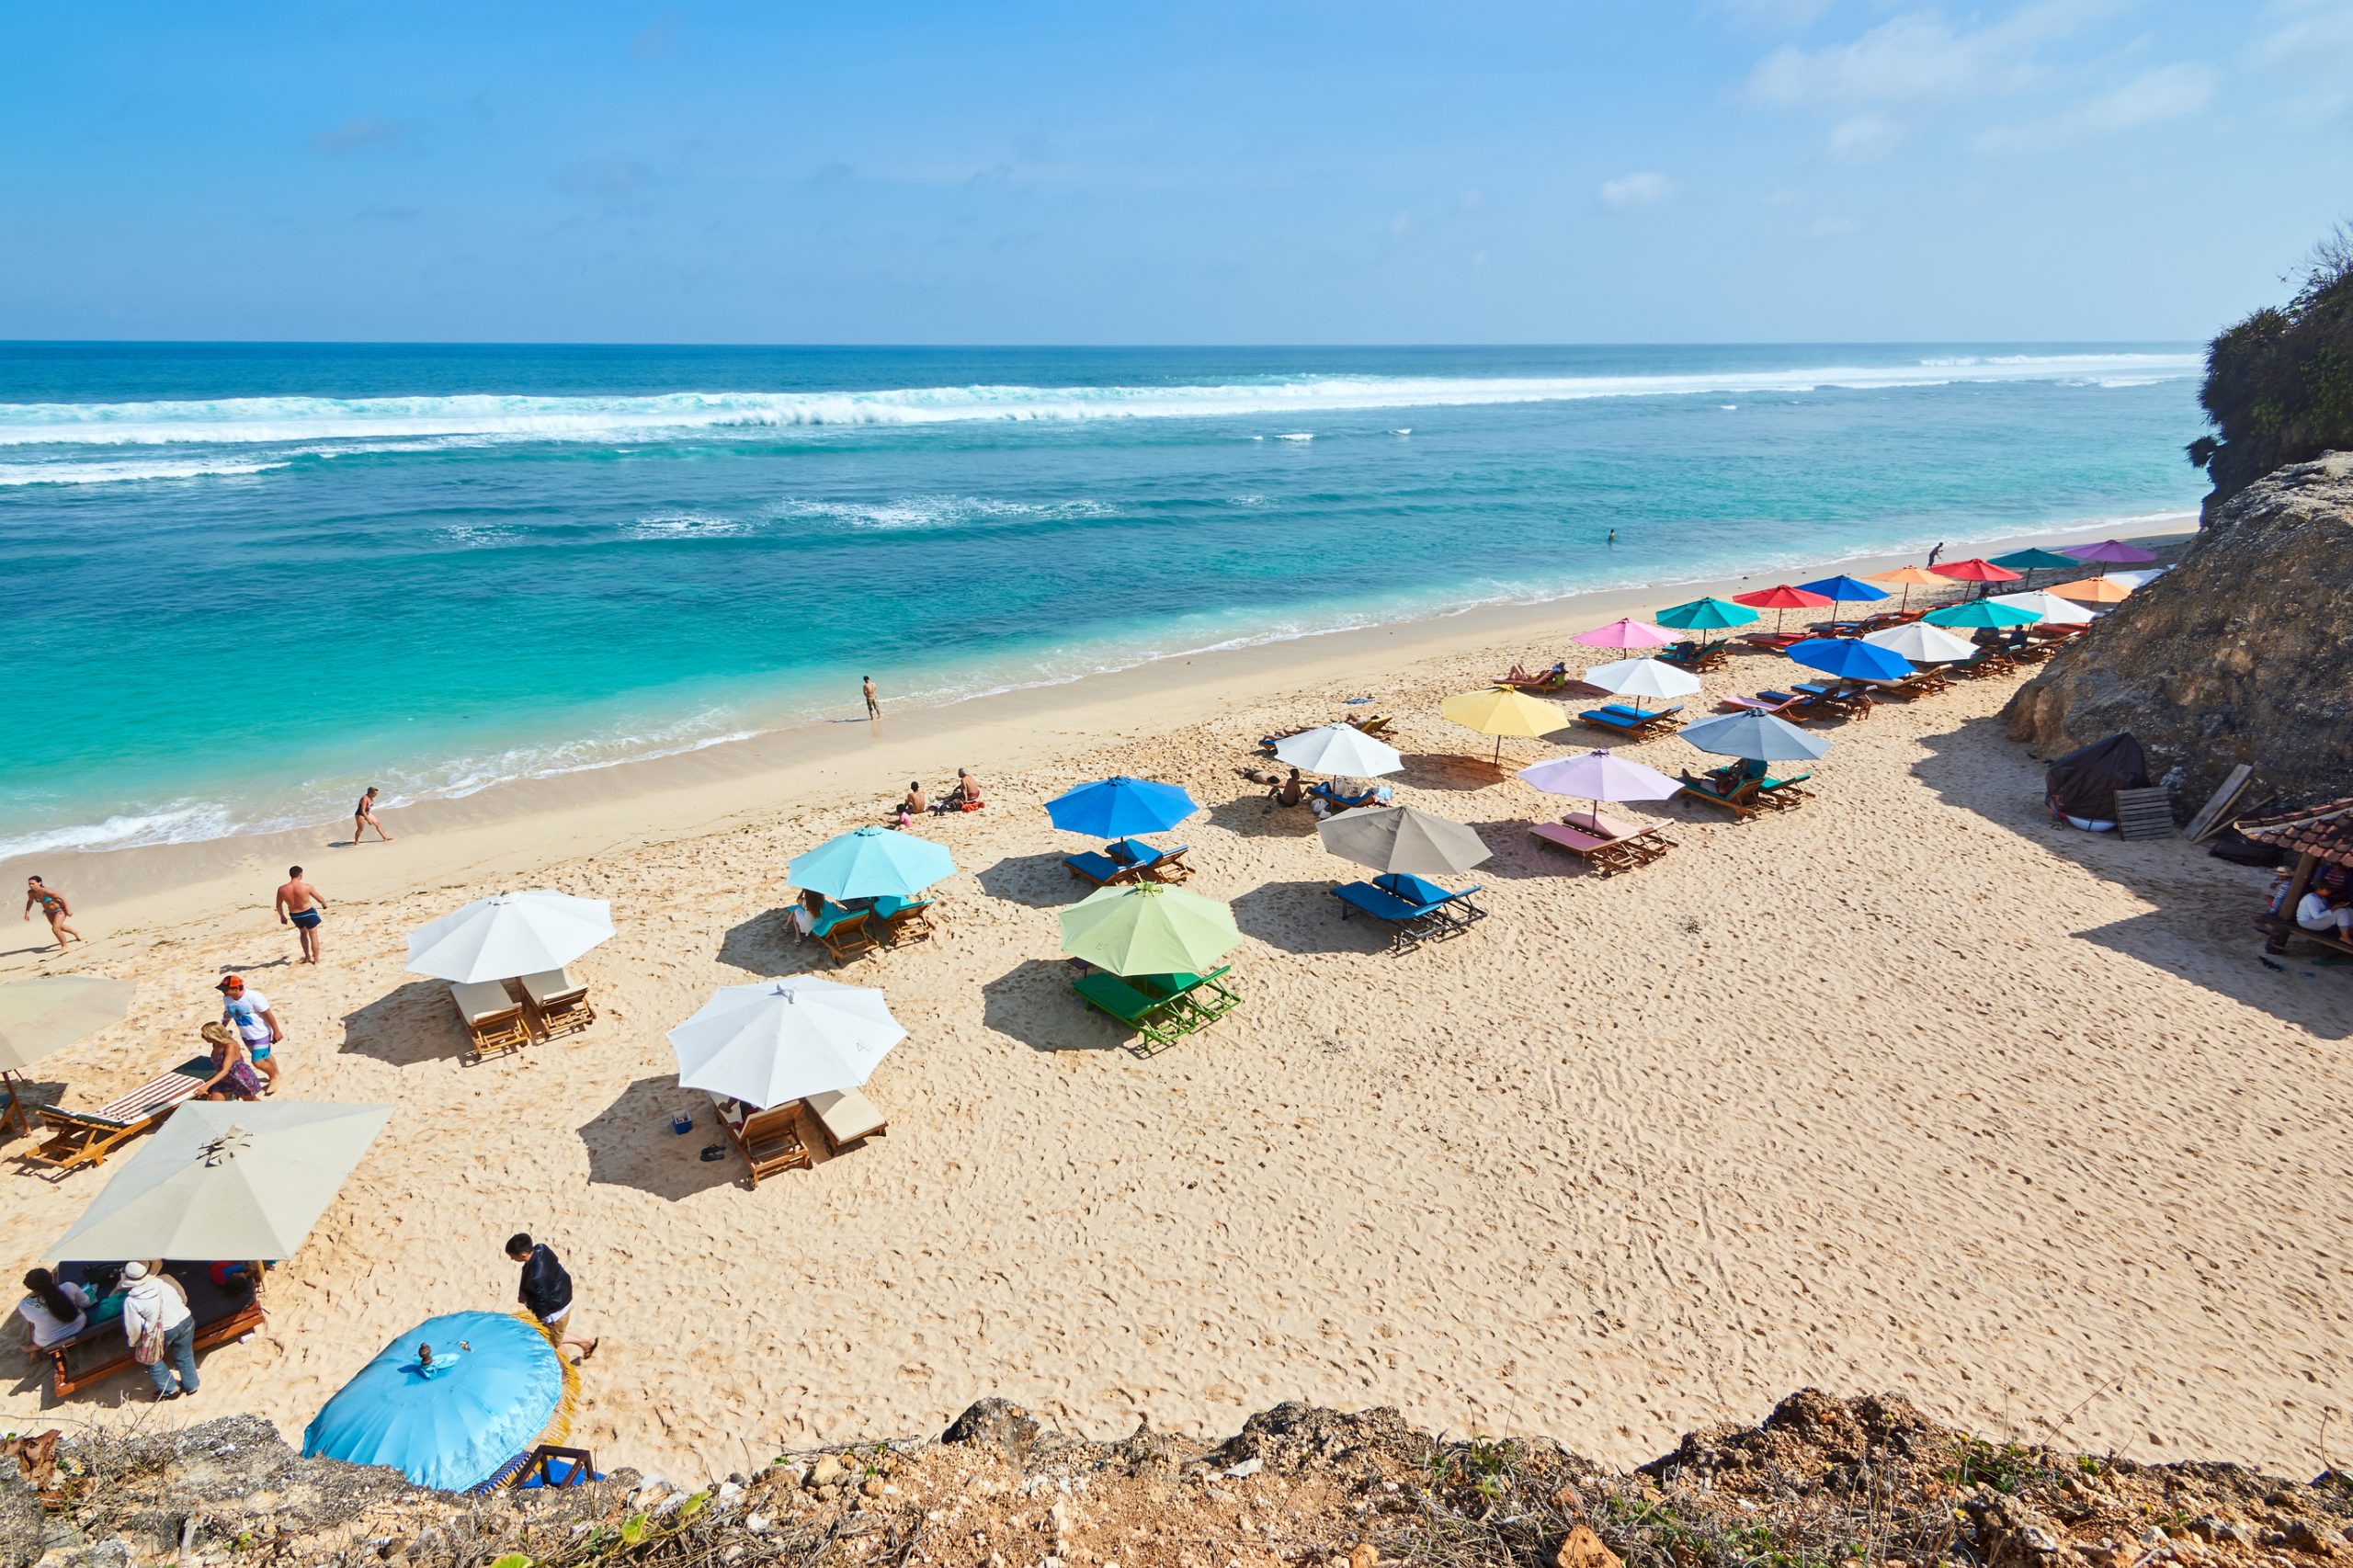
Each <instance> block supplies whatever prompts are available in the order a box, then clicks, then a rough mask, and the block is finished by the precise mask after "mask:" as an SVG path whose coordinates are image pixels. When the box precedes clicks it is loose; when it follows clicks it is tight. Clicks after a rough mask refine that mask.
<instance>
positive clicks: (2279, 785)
mask: <svg viewBox="0 0 2353 1568" xmlns="http://www.w3.org/2000/svg"><path fill="white" fill-rule="evenodd" d="M2005 712H2006V716H2007V717H2008V719H2009V722H2010V735H2011V737H2012V738H2013V739H2015V740H2023V741H2029V742H2031V743H2032V744H2033V745H2034V747H2035V749H2036V751H2037V752H2038V754H2040V755H2041V756H2056V755H2058V754H2059V753H2061V752H2064V751H2069V750H2072V749H2073V748H2075V747H2076V746H2078V745H2083V744H2087V743H2089V742H2092V741H2096V740H2099V739H2101V738H2103V737H2105V736H2108V735H2111V734H2114V733H2116V732H2118V731H2119V730H2130V731H2131V733H2133V734H2134V735H2135V736H2136V737H2138V738H2139V740H2140V742H2141V745H2142V747H2143V750H2144V751H2146V752H2147V754H2148V757H2149V773H2150V777H2151V778H2154V779H2158V780H2162V781H2164V782H2165V783H2168V784H2170V785H2171V786H2172V787H2173V790H2174V806H2175V810H2176V812H2177V813H2181V814H2187V813H2188V812H2193V811H2195V810H2197V808H2198V807H2199V806H2200V804H2201V803H2203V801H2205V799H2206V797H2207V795H2208V794H2210V793H2211V791H2212V790H2213V789H2214V787H2215V786H2216V785H2218V784H2220V783H2221V782H2222V779H2223V778H2224V777H2225V776H2226V775H2227V774H2228V773H2229V772H2230V770H2231V768H2232V767H2234V766H2235V765H2236V764H2239V763H2242V762H2244V763H2249V764H2251V765H2253V767H2254V768H2255V771H2256V794H2257V795H2258V796H2261V795H2276V796H2277V797H2278V798H2279V801H2280V802H2281V804H2283V805H2294V804H2300V803H2302V802H2303V801H2308V800H2318V799H2323V798H2326V797H2332V796H2336V795H2342V794H2345V793H2347V791H2348V790H2353V783H2348V781H2347V780H2348V773H2353V452H2331V453H2328V454H2327V455H2326V456H2325V457H2322V458H2320V459H2319V460H2315V461H2313V462H2308V463H2298V464H2295V465H2294V466H2292V467H2290V468H2283V469H2280V470H2279V472H2275V473H2273V474H2270V475H2269V476H2268V477H2266V478H2264V479H2262V480H2259V481H2257V482H2256V483H2254V484H2252V485H2250V486H2248V487H2247V488H2246V489H2245V490H2244V491H2242V492H2240V493H2239V494H2237V495H2236V496H2235V497H2234V498H2233V499H2232V500H2231V501H2230V502H2229V504H2227V505H2226V506H2223V507H2222V508H2221V510H2220V511H2219V512H2218V513H2217V514H2216V515H2215V517H2214V519H2213V523H2212V526H2211V527H2210V528H2206V529H2205V530H2204V531H2203V532H2201V533H2200V535H2199V536H2198V538H2197V540H2195V541H2194V542H2193V543H2191V544H2190V546H2189V547H2188V550H2187V551H2185V552H2184V553H2183V555H2182V557H2181V559H2180V561H2179V562H2177V564H2176V565H2175V567H2174V569H2173V570H2172V571H2170V572H2168V573H2166V574H2165V575H2164V576H2162V577H2159V578H2157V579H2156V580H2155V581H2154V582H2153V583H2151V584H2149V585H2147V586H2146V587H2143V588H2142V589H2141V590H2140V591H2138V592H2137V593H2135V594H2133V595H2132V597H2131V598H2129V599H2127V600H2125V601H2124V603H2123V604H2121V605H2120V606H2118V607H2117V609H2116V611H2115V613H2114V614H2112V615H2110V616H2109V617H2108V618H2107V619H2104V620H2102V621H2101V622H2100V623H2099V625H2097V626H2096V627H2094V628H2093V629H2092V630H2091V631H2089V632H2087V633H2086V635H2084V636H2083V637H2081V638H2079V639H2077V640H2076V642H2075V645H2073V646H2071V647H2069V648H2066V649H2064V650H2063V651H2062V652H2061V653H2059V654H2058V655H2057V656H2056V657H2055V658H2053V659H2052V661H2051V663H2050V664H2049V665H2047V666H2045V667H2044V669H2043V671H2042V673H2041V674H2040V675H2039V676H2036V677H2035V678H2034V679H2033V680H2031V681H2029V682H2028V683H2027V684H2026V685H2024V686H2022V687H2019V688H2018V694H2017V695H2016V696H2015V697H2013V698H2012V699H2010V704H2009V707H2008V708H2007V709H2006V710H2005Z"/></svg>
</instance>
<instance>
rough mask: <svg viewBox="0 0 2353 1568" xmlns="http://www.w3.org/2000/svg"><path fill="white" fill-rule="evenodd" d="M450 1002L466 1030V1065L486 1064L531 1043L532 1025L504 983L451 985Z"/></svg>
mask: <svg viewBox="0 0 2353 1568" xmlns="http://www.w3.org/2000/svg"><path fill="white" fill-rule="evenodd" d="M449 1002H450V1005H451V1006H454V1007H456V1008H457V1009H458V1020H459V1022H460V1023H462V1024H463V1025H464V1026H465V1029H466V1040H467V1047H466V1060H467V1061H469V1062H487V1061H488V1060H490V1058H492V1057H494V1056H503V1055H505V1054H506V1052H507V1051H520V1050H521V1049H522V1048H523V1047H525V1046H527V1045H529V1044H530V1043H531V1024H530V1020H529V1018H527V1017H524V1016H523V1004H522V1003H520V1002H517V1000H515V998H514V997H512V996H510V995H508V994H506V983H504V982H502V981H496V980H462V981H452V982H450V983H449Z"/></svg>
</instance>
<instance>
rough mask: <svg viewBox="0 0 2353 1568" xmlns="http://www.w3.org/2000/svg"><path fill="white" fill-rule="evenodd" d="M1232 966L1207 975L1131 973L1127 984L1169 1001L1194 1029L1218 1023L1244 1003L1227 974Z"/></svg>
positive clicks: (1144, 992)
mask: <svg viewBox="0 0 2353 1568" xmlns="http://www.w3.org/2000/svg"><path fill="white" fill-rule="evenodd" d="M1231 967H1232V966H1230V965H1229V966H1224V967H1221V968H1218V969H1214V970H1211V971H1210V972H1209V973H1207V974H1131V975H1129V976H1128V977H1127V981H1128V983H1129V984H1130V985H1131V986H1133V987H1134V988H1135V989H1136V990H1138V991H1141V992H1142V993H1143V994H1145V995H1147V996H1151V997H1154V998H1157V999H1158V1000H1160V1001H1162V1002H1165V1003H1166V1004H1168V1006H1169V1007H1170V1008H1171V1009H1172V1010H1173V1011H1175V1012H1176V1013H1177V1014H1179V1015H1180V1016H1182V1017H1184V1018H1185V1019H1186V1020H1187V1021H1188V1023H1190V1024H1191V1026H1192V1027H1193V1028H1197V1029H1198V1028H1201V1027H1203V1026H1204V1025H1207V1024H1212V1023H1215V1022H1216V1021H1217V1020H1218V1019H1220V1018H1222V1017H1225V1015H1226V1014H1228V1013H1231V1012H1232V1011H1233V1009H1234V1008H1235V1007H1237V1006H1240V1005H1241V1003H1242V998H1241V997H1240V996H1238V995H1236V994H1234V993H1233V990H1232V988H1231V987H1229V986H1227V985H1226V984H1225V976H1226V975H1227V974H1228V973H1229V972H1230V971H1231Z"/></svg>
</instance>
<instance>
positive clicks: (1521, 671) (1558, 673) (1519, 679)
mask: <svg viewBox="0 0 2353 1568" xmlns="http://www.w3.org/2000/svg"><path fill="white" fill-rule="evenodd" d="M1504 679H1505V680H1506V682H1508V683H1516V684H1518V685H1520V686H1565V685H1567V684H1568V680H1569V666H1568V665H1565V664H1563V663H1561V662H1560V661H1559V660H1557V659H1556V660H1554V661H1553V664H1552V668H1551V669H1549V670H1546V671H1545V672H1544V673H1543V674H1542V675H1534V674H1531V673H1529V668H1528V666H1527V665H1512V667H1511V671H1510V673H1509V674H1507V675H1506V676H1504Z"/></svg>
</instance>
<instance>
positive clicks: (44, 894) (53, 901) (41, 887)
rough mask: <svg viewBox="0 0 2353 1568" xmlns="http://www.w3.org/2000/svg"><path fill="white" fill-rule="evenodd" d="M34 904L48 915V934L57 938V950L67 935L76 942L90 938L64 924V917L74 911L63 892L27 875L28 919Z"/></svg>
mask: <svg viewBox="0 0 2353 1568" xmlns="http://www.w3.org/2000/svg"><path fill="white" fill-rule="evenodd" d="M35 904H39V905H40V912H41V913H42V914H43V915H47V916H48V917H49V934H50V935H51V936H52V937H56V938H57V950H58V951H59V952H61V953H62V952H63V951H64V950H65V938H66V937H73V938H74V940H75V941H77V942H86V941H88V940H89V939H90V938H88V937H85V936H84V935H82V933H81V932H79V931H76V930H75V929H74V927H73V926H68V925H67V924H65V917H66V916H67V915H71V914H73V913H74V906H73V905H72V904H70V903H66V902H65V895H64V894H63V893H62V892H58V891H57V890H56V889H55V888H52V887H51V886H50V885H49V884H48V883H46V882H44V881H41V880H40V878H39V877H27V878H26V879H25V918H26V919H28V920H30V919H31V918H32V917H33V906H34V905H35Z"/></svg>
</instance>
